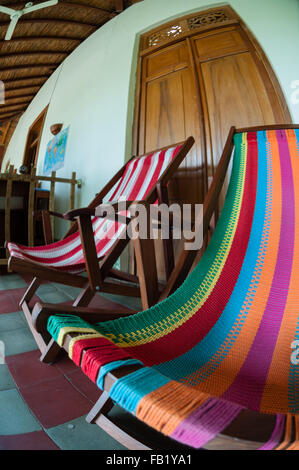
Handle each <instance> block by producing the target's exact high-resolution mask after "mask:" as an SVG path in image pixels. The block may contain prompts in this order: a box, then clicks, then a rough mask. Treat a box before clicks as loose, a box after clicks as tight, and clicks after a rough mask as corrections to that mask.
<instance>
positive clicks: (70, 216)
mask: <svg viewBox="0 0 299 470" xmlns="http://www.w3.org/2000/svg"><path fill="white" fill-rule="evenodd" d="M86 215H87V216H90V217H91V216H93V215H95V208H92V207H82V208H81V209H73V210H71V211H68V212H65V213H64V214H63V218H64V219H66V220H74V219H75V218H76V217H80V216H86Z"/></svg>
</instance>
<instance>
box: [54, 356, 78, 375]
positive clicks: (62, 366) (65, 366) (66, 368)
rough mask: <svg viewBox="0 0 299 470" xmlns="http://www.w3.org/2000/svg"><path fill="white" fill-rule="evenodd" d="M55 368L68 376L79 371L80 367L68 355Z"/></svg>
mask: <svg viewBox="0 0 299 470" xmlns="http://www.w3.org/2000/svg"><path fill="white" fill-rule="evenodd" d="M55 367H57V369H58V370H60V371H61V373H62V374H64V375H66V376H68V375H69V374H72V373H73V372H75V371H77V370H78V366H76V364H74V363H73V361H72V360H71V359H70V358H69V357H68V356H67V354H66V353H65V356H64V357H62V358H61V359H60V360H59V361H57V362H56V363H55Z"/></svg>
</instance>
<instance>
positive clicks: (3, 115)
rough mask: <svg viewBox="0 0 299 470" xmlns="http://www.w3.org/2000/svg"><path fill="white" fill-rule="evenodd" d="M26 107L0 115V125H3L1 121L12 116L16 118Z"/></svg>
mask: <svg viewBox="0 0 299 470" xmlns="http://www.w3.org/2000/svg"><path fill="white" fill-rule="evenodd" d="M26 108H27V106H23V107H22V108H20V109H18V110H16V109H15V110H13V111H7V112H6V113H3V114H1V113H0V123H1V125H2V124H3V121H5V120H7V119H10V118H11V117H12V116H13V117H14V116H18V115H19V114H21V113H23V112H24V111H25V109H26Z"/></svg>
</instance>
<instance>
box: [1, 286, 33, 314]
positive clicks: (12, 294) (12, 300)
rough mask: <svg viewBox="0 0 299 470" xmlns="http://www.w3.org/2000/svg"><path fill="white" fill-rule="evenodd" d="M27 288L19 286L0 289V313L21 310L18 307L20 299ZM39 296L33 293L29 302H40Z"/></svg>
mask: <svg viewBox="0 0 299 470" xmlns="http://www.w3.org/2000/svg"><path fill="white" fill-rule="evenodd" d="M26 290H27V288H26V287H23V288H19V289H8V290H1V291H0V306H1V308H0V314H1V313H13V312H18V311H20V310H21V308H20V307H19V303H20V300H21V299H22V297H23V295H24V294H25V292H26ZM40 301H41V300H40V298H39V297H37V295H35V296H34V297H33V298H32V301H31V304H33V305H34V304H35V302H40Z"/></svg>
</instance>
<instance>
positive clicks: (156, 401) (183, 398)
mask: <svg viewBox="0 0 299 470" xmlns="http://www.w3.org/2000/svg"><path fill="white" fill-rule="evenodd" d="M209 398H210V397H209V396H208V395H206V394H203V393H199V392H198V391H195V390H194V389H192V388H190V387H187V386H186V385H183V384H181V383H179V382H175V381H171V382H168V383H167V384H166V385H163V387H160V388H158V389H157V390H155V391H154V392H151V393H149V394H148V395H146V396H145V397H143V398H142V400H140V402H139V404H138V407H137V410H136V416H137V417H138V418H139V419H141V420H142V421H143V422H145V423H146V424H148V425H149V426H151V427H153V428H155V429H156V430H158V431H160V432H162V433H163V434H165V435H167V436H170V435H171V434H172V433H173V432H174V430H175V429H176V428H177V427H178V426H179V424H180V423H181V422H182V421H183V420H184V419H185V418H187V417H188V416H189V415H190V414H191V413H192V412H193V411H195V410H196V409H197V408H198V407H199V406H201V405H202V404H203V403H204V402H205V401H206V400H207V399H209Z"/></svg>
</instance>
